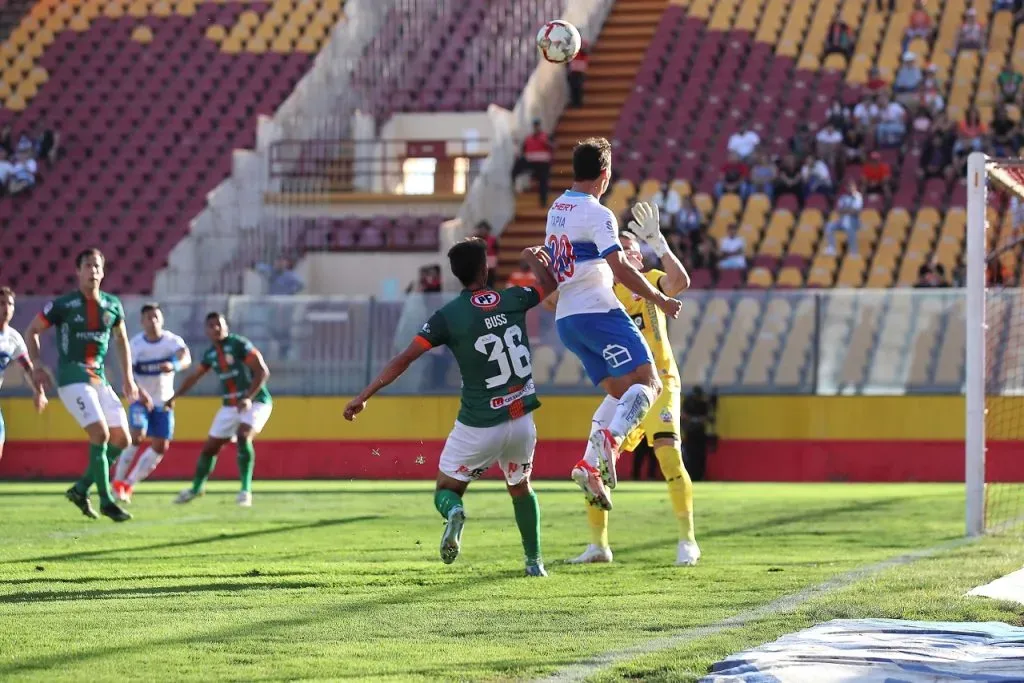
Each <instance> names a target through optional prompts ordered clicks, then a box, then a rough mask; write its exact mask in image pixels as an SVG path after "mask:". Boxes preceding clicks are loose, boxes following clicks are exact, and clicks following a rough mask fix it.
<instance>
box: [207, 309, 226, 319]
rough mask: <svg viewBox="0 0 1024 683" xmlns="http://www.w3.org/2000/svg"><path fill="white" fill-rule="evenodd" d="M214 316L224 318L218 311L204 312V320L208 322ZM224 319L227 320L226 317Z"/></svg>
mask: <svg viewBox="0 0 1024 683" xmlns="http://www.w3.org/2000/svg"><path fill="white" fill-rule="evenodd" d="M214 318H224V314H223V313H221V312H220V311H210V312H209V313H207V314H206V322H210V321H211V320H213V319H214ZM224 320H227V318H224Z"/></svg>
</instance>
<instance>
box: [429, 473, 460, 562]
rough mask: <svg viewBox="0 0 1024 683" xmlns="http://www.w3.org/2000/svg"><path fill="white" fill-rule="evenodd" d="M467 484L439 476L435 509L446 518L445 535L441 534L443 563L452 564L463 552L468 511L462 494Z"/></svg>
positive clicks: (435, 492)
mask: <svg viewBox="0 0 1024 683" xmlns="http://www.w3.org/2000/svg"><path fill="white" fill-rule="evenodd" d="M465 491H466V482H462V481H459V480H457V479H452V478H451V477H448V476H447V475H444V474H438V475H437V490H436V491H434V507H435V508H437V511H438V512H439V513H441V516H442V517H444V520H445V524H444V533H442V534H441V561H442V562H444V563H445V564H451V563H452V562H454V561H455V560H456V559H457V558H458V556H459V552H461V550H462V528H463V527H464V526H465V524H466V509H465V508H464V507H463V506H462V494H463V493H465Z"/></svg>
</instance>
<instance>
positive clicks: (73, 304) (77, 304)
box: [65, 299, 82, 308]
mask: <svg viewBox="0 0 1024 683" xmlns="http://www.w3.org/2000/svg"><path fill="white" fill-rule="evenodd" d="M65 305H66V306H67V307H68V308H81V307H82V302H81V301H79V300H78V299H71V300H70V301H68V302H67V303H66V304H65Z"/></svg>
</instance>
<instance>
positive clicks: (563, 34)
mask: <svg viewBox="0 0 1024 683" xmlns="http://www.w3.org/2000/svg"><path fill="white" fill-rule="evenodd" d="M582 44H583V38H581V37H580V32H579V31H577V30H576V27H575V26H573V25H572V24H570V23H569V22H568V21H562V20H560V19H558V20H555V21H549V22H548V23H546V24H544V25H543V26H541V28H540V32H539V33H537V48H538V49H539V50H540V54H541V56H542V57H544V59H546V60H548V61H549V62H551V63H552V64H568V63H569V62H571V61H572V60H573V59H574V58H575V57H576V55H577V53H579V51H580V46H581V45H582Z"/></svg>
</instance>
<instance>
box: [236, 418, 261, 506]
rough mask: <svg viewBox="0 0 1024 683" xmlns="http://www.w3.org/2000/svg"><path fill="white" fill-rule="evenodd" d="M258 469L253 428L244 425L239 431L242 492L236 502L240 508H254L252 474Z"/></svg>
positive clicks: (239, 472) (239, 476)
mask: <svg viewBox="0 0 1024 683" xmlns="http://www.w3.org/2000/svg"><path fill="white" fill-rule="evenodd" d="M255 467H256V449H255V448H254V447H253V445H252V428H251V427H249V425H242V426H241V427H239V429H238V478H239V480H240V482H241V484H242V490H241V491H239V492H238V497H237V498H236V499H235V502H236V503H238V505H239V506H240V507H245V508H247V507H252V472H253V469H255Z"/></svg>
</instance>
